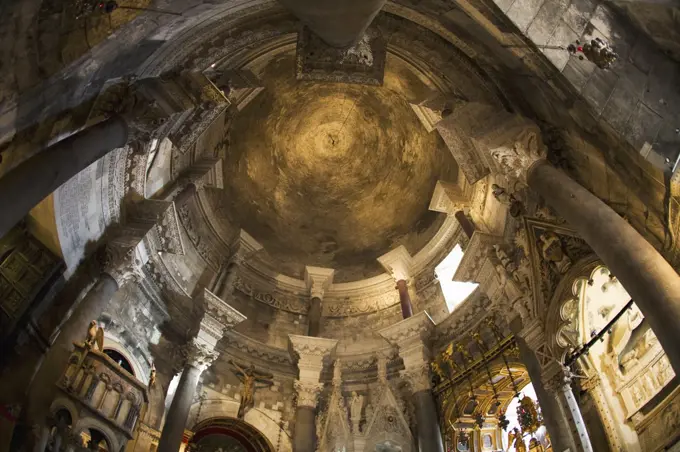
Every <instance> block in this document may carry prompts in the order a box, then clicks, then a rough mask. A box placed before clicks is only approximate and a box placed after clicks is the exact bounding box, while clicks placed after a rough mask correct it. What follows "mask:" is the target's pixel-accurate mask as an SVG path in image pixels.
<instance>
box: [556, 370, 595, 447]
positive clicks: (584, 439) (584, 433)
mask: <svg viewBox="0 0 680 452" xmlns="http://www.w3.org/2000/svg"><path fill="white" fill-rule="evenodd" d="M559 378H560V380H561V383H560V384H559V386H558V388H557V390H558V391H559V392H560V393H561V394H560V395H561V397H562V398H563V399H564V400H565V401H566V408H567V409H568V410H569V414H570V415H571V419H572V420H573V421H574V425H575V427H576V433H577V435H578V441H579V446H581V449H580V450H583V452H593V446H592V444H591V443H590V436H589V435H588V430H587V429H586V423H585V422H584V421H583V415H582V414H581V409H580V408H579V406H578V404H577V403H576V399H575V398H574V392H573V391H572V390H571V379H570V377H569V376H567V375H562V374H560V375H559Z"/></svg>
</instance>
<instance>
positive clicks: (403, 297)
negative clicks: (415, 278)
mask: <svg viewBox="0 0 680 452" xmlns="http://www.w3.org/2000/svg"><path fill="white" fill-rule="evenodd" d="M397 290H398V291H399V303H400V305H401V316H402V317H403V318H404V319H408V318H409V317H411V316H412V315H413V305H412V304H411V295H410V294H409V293H408V283H407V282H406V281H405V280H403V279H400V280H399V281H397Z"/></svg>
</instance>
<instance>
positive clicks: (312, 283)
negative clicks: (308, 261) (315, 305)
mask: <svg viewBox="0 0 680 452" xmlns="http://www.w3.org/2000/svg"><path fill="white" fill-rule="evenodd" d="M334 273H335V270H334V269H332V268H322V267H310V266H305V285H306V286H307V288H308V289H309V296H310V297H311V298H320V299H321V300H323V296H324V293H325V292H326V290H328V288H329V287H330V286H331V284H333V275H334Z"/></svg>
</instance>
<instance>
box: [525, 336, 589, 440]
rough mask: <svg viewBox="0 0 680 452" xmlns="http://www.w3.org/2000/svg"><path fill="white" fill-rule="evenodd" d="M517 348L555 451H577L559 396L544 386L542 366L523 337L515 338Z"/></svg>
mask: <svg viewBox="0 0 680 452" xmlns="http://www.w3.org/2000/svg"><path fill="white" fill-rule="evenodd" d="M515 341H516V342H517V347H518V348H519V357H520V359H521V360H522V362H523V363H524V366H525V367H526V368H527V372H528V373H529V378H530V379H531V383H532V384H533V385H534V389H535V390H536V397H537V398H538V404H539V405H540V407H541V411H542V412H543V421H544V422H545V427H546V428H547V429H548V433H549V434H550V440H551V441H552V444H553V449H554V450H567V449H571V450H576V445H575V444H574V441H573V438H572V436H571V427H570V425H569V421H568V418H567V417H566V416H565V413H564V411H563V410H562V407H561V405H560V403H559V399H558V395H557V394H556V393H554V392H549V391H547V390H546V389H545V386H544V385H543V380H542V375H541V365H540V364H539V362H538V359H537V358H536V355H535V354H534V352H533V351H532V350H531V349H530V348H529V346H528V345H527V343H526V342H525V341H524V339H522V338H521V337H518V336H515Z"/></svg>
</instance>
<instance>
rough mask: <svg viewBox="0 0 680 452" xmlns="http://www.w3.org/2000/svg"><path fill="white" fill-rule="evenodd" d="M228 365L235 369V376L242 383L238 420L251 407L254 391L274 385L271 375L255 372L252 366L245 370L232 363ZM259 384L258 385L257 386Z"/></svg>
mask: <svg viewBox="0 0 680 452" xmlns="http://www.w3.org/2000/svg"><path fill="white" fill-rule="evenodd" d="M230 363H231V364H232V365H233V366H234V367H235V368H236V372H235V373H236V376H237V377H239V380H241V383H243V389H242V390H241V404H240V405H239V407H238V418H239V419H243V417H244V416H245V415H246V411H247V410H248V409H250V408H251V407H252V406H253V395H254V394H255V390H256V389H259V388H268V387H270V386H271V385H273V384H274V382H273V381H272V378H274V376H273V375H272V374H265V373H261V372H258V371H256V370H255V366H253V365H252V364H251V365H250V366H248V367H246V368H245V369H244V368H243V367H241V366H239V365H238V364H236V362H234V361H230ZM258 384H259V385H258Z"/></svg>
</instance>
